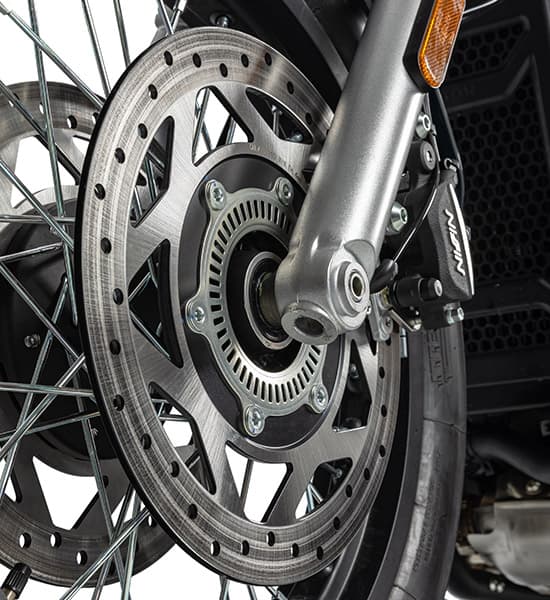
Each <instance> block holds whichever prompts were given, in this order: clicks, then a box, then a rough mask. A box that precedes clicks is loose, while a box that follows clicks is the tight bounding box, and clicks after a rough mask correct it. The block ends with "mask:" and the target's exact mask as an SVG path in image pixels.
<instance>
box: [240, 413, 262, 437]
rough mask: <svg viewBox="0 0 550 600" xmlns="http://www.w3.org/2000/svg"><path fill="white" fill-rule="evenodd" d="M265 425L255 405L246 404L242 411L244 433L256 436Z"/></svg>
mask: <svg viewBox="0 0 550 600" xmlns="http://www.w3.org/2000/svg"><path fill="white" fill-rule="evenodd" d="M264 427H265V417H264V414H263V412H262V411H261V410H260V409H259V408H258V407H257V406H247V407H246V410H245V411H244V428H245V430H246V433H248V435H250V436H252V437H256V436H258V435H260V433H262V431H263V430H264Z"/></svg>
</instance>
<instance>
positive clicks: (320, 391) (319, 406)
mask: <svg viewBox="0 0 550 600" xmlns="http://www.w3.org/2000/svg"><path fill="white" fill-rule="evenodd" d="M309 399H310V402H311V407H312V408H313V410H314V411H315V412H318V413H322V412H324V411H325V410H326V408H327V406H328V390H327V388H326V387H325V386H324V385H323V384H322V383H318V384H316V385H314V386H313V387H312V388H311V391H310V392H309Z"/></svg>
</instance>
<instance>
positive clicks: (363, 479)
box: [78, 29, 399, 585]
mask: <svg viewBox="0 0 550 600" xmlns="http://www.w3.org/2000/svg"><path fill="white" fill-rule="evenodd" d="M205 97H210V98H212V97H215V98H216V100H217V102H218V104H219V106H221V107H223V109H224V110H225V111H226V113H227V115H228V118H227V121H226V124H225V126H224V127H223V128H222V131H221V134H220V136H219V141H218V142H217V143H212V140H211V139H210V140H209V142H210V143H206V149H205V150H204V151H202V153H201V151H200V146H201V144H202V141H201V140H202V139H203V138H204V139H206V138H207V135H206V133H205V131H204V127H203V126H204V119H205V112H207V111H206V110H205V108H204V106H205ZM331 118H332V113H331V111H330V109H329V108H328V106H327V105H326V104H325V102H324V101H323V100H322V98H321V97H320V96H319V94H318V93H317V92H316V90H315V89H314V88H313V87H312V85H311V84H310V83H309V82H308V81H307V80H306V79H305V78H304V76H303V75H302V74H301V73H300V72H299V71H297V69H296V68H295V67H294V66H293V65H292V64H291V63H289V62H288V61H287V60H286V59H285V58H284V57H283V56H281V55H280V54H278V53H277V52H276V51H275V50H273V49H272V48H270V47H268V46H266V45H265V44H264V43H262V42H260V41H257V40H255V39H253V38H251V37H249V36H247V35H245V34H241V33H238V32H236V31H228V30H221V29H199V30H189V31H185V32H181V33H177V34H175V35H173V36H171V37H170V38H167V39H165V40H162V41H161V42H159V43H158V44H156V45H155V46H154V47H153V48H151V49H150V50H149V51H148V52H146V53H145V54H144V55H142V57H141V58H140V59H139V60H138V61H136V62H135V63H134V65H133V66H132V67H131V68H130V69H129V71H128V72H127V73H126V75H125V76H124V78H123V79H122V80H121V82H120V83H119V84H118V86H117V88H116V90H115V91H114V93H113V94H112V96H111V97H110V99H109V101H108V103H107V105H106V108H105V110H104V111H103V112H102V115H101V118H100V122H99V124H98V128H97V130H96V132H95V134H94V137H93V139H92V142H91V146H90V150H89V152H88V155H87V164H86V169H85V173H84V177H85V182H84V183H83V185H82V186H81V194H80V200H81V206H80V213H79V215H78V227H79V241H78V244H79V252H80V255H79V257H78V268H79V281H80V286H81V288H80V290H79V295H80V300H81V309H82V317H83V318H85V322H86V327H85V332H86V336H87V339H86V346H87V349H86V351H87V355H88V360H89V364H90V365H91V366H92V367H93V379H94V387H95V390H96V393H97V395H98V397H101V398H102V399H103V402H102V410H103V412H104V417H105V419H106V421H107V422H108V424H109V426H110V429H111V433H112V438H113V440H114V443H115V445H116V447H117V450H118V452H119V455H120V457H121V459H122V460H123V462H124V463H125V465H126V467H127V471H128V473H129V474H130V476H131V478H132V480H133V482H134V483H135V485H136V486H137V487H138V489H139V490H140V494H141V496H142V498H143V501H144V502H146V503H147V505H148V507H149V508H150V510H151V511H152V513H153V514H154V515H155V517H156V518H157V519H158V520H159V521H160V522H162V524H163V525H164V526H165V527H166V528H167V530H169V531H170V532H171V534H172V536H173V537H174V539H176V540H177V541H178V543H179V544H180V545H182V546H183V547H184V548H185V549H187V550H188V551H189V552H191V553H192V554H193V555H194V556H195V557H197V558H198V559H199V560H200V561H202V562H203V563H204V564H206V565H208V566H209V567H211V568H212V569H214V570H216V571H218V572H220V573H223V574H225V575H227V576H229V577H231V578H233V579H236V580H240V581H246V582H251V583H254V584H262V585H273V584H277V585H278V584H283V583H288V582H294V581H297V580H302V579H305V578H307V577H309V576H311V575H313V574H315V573H316V572H318V571H320V570H321V569H322V568H324V567H325V566H327V565H328V564H330V563H331V562H332V561H334V560H335V559H336V558H337V557H338V556H339V554H340V553H341V552H342V551H343V549H344V548H345V547H346V545H347V544H348V543H349V542H350V540H351V539H352V537H353V536H354V534H355V533H356V532H357V531H358V529H359V527H360V526H361V524H362V523H363V522H364V520H365V518H366V517H367V515H368V512H369V510H370V507H371V506H372V503H373V502H374V499H375V498H376V495H377V493H378V490H379V486H380V484H381V481H382V478H383V475H384V470H385V464H386V461H387V455H388V454H389V450H390V447H391V444H392V438H393V432H394V426H395V419H396V415H397V397H398V388H399V344H398V343H396V342H395V336H393V337H392V339H390V340H389V342H388V343H387V344H382V345H380V346H378V347H377V346H376V345H375V344H373V343H372V341H371V340H370V339H369V335H368V332H367V330H366V329H365V328H362V329H360V330H358V331H357V332H355V333H353V334H351V335H349V336H346V337H342V338H341V339H339V340H337V341H336V342H335V343H334V344H332V345H331V346H330V347H328V348H326V349H313V348H310V347H307V346H300V345H299V344H297V342H292V341H290V340H285V339H284V337H281V335H282V334H281V333H280V331H278V330H277V327H276V323H275V324H273V323H272V322H269V319H268V318H267V315H266V314H265V312H264V313H263V312H262V305H263V304H262V302H263V297H262V296H261V290H260V292H259V296H258V295H256V292H257V291H258V289H259V288H260V287H261V283H262V282H263V281H264V280H265V278H266V277H268V276H269V275H270V273H272V272H273V271H274V269H275V268H276V265H277V264H278V262H279V261H280V260H281V259H282V258H283V257H284V255H285V254H286V252H287V249H288V239H289V234H290V231H291V228H292V226H293V223H294V222H295V219H296V214H297V213H298V212H299V209H300V206H301V203H302V201H303V198H304V193H305V190H306V188H307V171H308V170H309V169H310V168H311V160H310V159H311V156H312V155H313V154H315V153H316V152H317V151H318V150H319V148H320V146H321V144H322V142H323V139H324V136H325V134H326V131H327V130H328V128H329V126H330V123H331ZM237 131H238V132H240V136H241V137H239V136H238V135H237V133H236V132H237ZM281 179H283V180H285V181H287V182H289V184H290V186H291V187H292V190H293V194H292V196H293V197H292V198H290V197H287V198H286V201H287V202H285V201H281V197H280V194H278V192H277V186H278V182H279V181H280V180H281ZM212 182H215V183H216V184H219V186H220V189H221V188H223V198H222V194H221V193H220V192H217V193H215V194H212V185H213V183H212ZM286 196H289V195H288V194H286ZM222 200H223V202H222ZM283 200H285V198H283ZM220 234H221V236H220ZM262 269H263V271H262ZM258 272H259V275H258V276H256V274H257V273H258ZM264 276H265V277H264ZM258 282H259V283H258ZM255 299H258V302H257V303H256V304H255ZM258 307H259V308H258ZM154 315H156V316H154ZM153 317H154V318H153ZM264 317H265V318H264ZM266 321H268V324H267V325H266ZM270 327H271V328H270ZM302 369H304V370H302ZM320 385H322V386H323V388H324V389H325V390H326V394H327V398H326V405H322V404H319V403H318V404H317V406H314V405H312V399H313V400H315V398H316V393H317V391H316V390H318V389H319V387H317V388H316V387H315V386H320ZM317 399H319V398H317ZM249 407H255V408H258V409H259V410H261V411H263V417H264V418H265V427H264V428H263V429H262V430H261V431H256V432H253V433H254V434H253V435H252V434H251V431H250V428H249V429H248V430H247V428H246V427H245V426H244V425H243V423H245V421H244V420H243V419H244V417H245V413H246V410H247V408H249ZM315 408H317V410H315ZM159 417H162V419H161V418H159ZM170 419H171V420H173V421H174V423H180V424H186V425H187V426H188V428H189V431H190V437H189V438H188V439H187V441H182V440H181V439H178V440H175V439H174V437H173V436H172V435H171V433H170V431H168V428H167V427H166V422H167V421H169V420H170ZM232 453H233V454H235V455H236V456H237V457H239V458H241V459H244V461H245V466H244V467H243V469H244V475H243V476H242V477H241V478H239V477H238V476H237V475H236V474H235V467H234V464H233V462H232V460H231V458H230V456H231V455H232ZM257 465H263V466H265V465H268V466H271V467H280V468H281V470H282V471H283V472H284V475H283V476H282V478H281V482H280V485H278V487H277V489H276V490H274V492H273V496H272V498H271V499H270V500H269V501H268V502H267V503H266V506H265V507H264V509H263V510H262V512H261V513H259V514H258V515H252V514H251V511H249V510H248V508H247V507H248V504H249V502H248V501H249V499H251V498H252V499H253V498H254V495H255V494H259V490H255V489H254V486H253V485H252V479H253V477H252V478H251V475H250V473H251V471H252V470H253V469H255V468H256V466H257ZM304 499H305V503H306V508H305V509H304V510H302V511H301V509H300V507H301V506H302V501H303V500H304Z"/></svg>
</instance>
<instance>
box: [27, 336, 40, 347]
mask: <svg viewBox="0 0 550 600" xmlns="http://www.w3.org/2000/svg"><path fill="white" fill-rule="evenodd" d="M41 341H42V340H41V339H40V336H39V335H38V333H33V334H32V335H27V336H25V339H24V342H25V346H26V347H27V348H38V346H40V342H41Z"/></svg>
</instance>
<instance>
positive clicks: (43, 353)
mask: <svg viewBox="0 0 550 600" xmlns="http://www.w3.org/2000/svg"><path fill="white" fill-rule="evenodd" d="M67 287H68V286H67V280H66V279H65V280H64V282H63V285H62V287H61V291H60V293H59V297H58V299H57V302H56V305H55V308H54V311H53V314H52V322H53V323H55V324H57V321H58V319H59V317H60V315H61V312H62V310H63V307H64V306H65V300H66V298H67ZM52 342H53V336H52V333H51V331H48V333H47V334H46V338H45V339H44V343H43V344H42V346H41V348H40V352H39V353H38V358H37V360H36V365H35V367H34V371H33V374H32V377H31V380H30V385H37V382H38V380H39V379H40V376H41V374H42V371H43V369H44V364H45V362H46V360H47V359H48V356H49V354H50V349H51V346H52ZM33 400H34V394H32V393H28V394H27V396H26V397H25V401H24V402H23V406H22V407H21V413H20V415H19V419H18V423H17V425H18V427H19V426H20V425H21V423H22V422H23V421H24V420H25V418H26V417H27V415H28V414H29V411H30V409H31V406H32V402H33ZM14 433H15V432H14ZM16 455H17V447H15V448H14V449H13V450H12V451H11V452H10V453H9V454H8V456H7V458H6V464H5V465H4V469H3V470H2V476H1V478H0V503H1V502H2V501H3V499H4V494H5V492H6V487H7V485H8V481H9V478H10V475H11V472H12V468H13V465H14V462H15V457H16Z"/></svg>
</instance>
